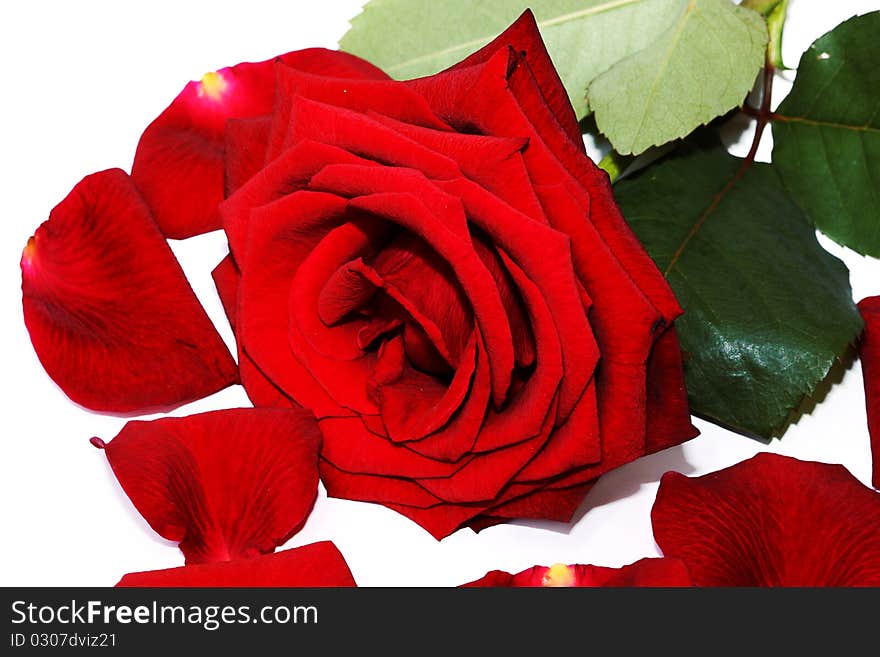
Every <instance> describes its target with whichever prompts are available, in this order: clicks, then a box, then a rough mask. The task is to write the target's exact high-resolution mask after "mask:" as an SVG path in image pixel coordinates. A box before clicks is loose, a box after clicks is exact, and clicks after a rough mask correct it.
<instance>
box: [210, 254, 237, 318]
mask: <svg viewBox="0 0 880 657" xmlns="http://www.w3.org/2000/svg"><path fill="white" fill-rule="evenodd" d="M211 278H213V279H214V287H216V288H217V295H218V296H219V297H220V303H221V305H222V306H223V312H225V313H226V319H228V320H229V325H230V326H231V327H232V330H233V331H235V322H236V318H237V316H238V285H239V283H240V282H241V273H240V272H239V271H238V267H236V265H235V261H234V260H233V259H232V256H231V255H227V256H226V257H225V258H223V260H221V261H220V262H219V263H217V266H216V267H214V269H213V271H211Z"/></svg>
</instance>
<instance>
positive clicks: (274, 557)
mask: <svg viewBox="0 0 880 657" xmlns="http://www.w3.org/2000/svg"><path fill="white" fill-rule="evenodd" d="M116 586H121V587H134V586H148V587H172V586H173V587H214V586H217V587H220V586H223V587H247V588H252V587H269V586H277V587H312V586H314V587H324V586H356V584H355V581H354V578H353V577H352V575H351V571H350V570H349V568H348V564H347V563H345V558H344V557H343V556H342V554H341V553H340V552H339V550H338V549H337V547H336V546H335V545H333V543H331V542H329V541H323V542H321V543H312V544H310V545H304V546H302V547H298V548H292V549H290V550H283V551H281V552H277V553H275V554H266V555H262V556H258V557H254V558H252V559H238V560H236V561H224V562H221V563H207V564H194V565H191V566H182V567H180V568H168V569H166V570H152V571H147V572H140V573H129V574H128V575H125V576H123V578H122V579H121V580H119V582H118V583H117V584H116Z"/></svg>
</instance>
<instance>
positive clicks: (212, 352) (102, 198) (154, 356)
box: [21, 169, 238, 412]
mask: <svg viewBox="0 0 880 657" xmlns="http://www.w3.org/2000/svg"><path fill="white" fill-rule="evenodd" d="M21 270H22V285H21V287H22V297H23V299H22V304H23V307H24V320H25V324H26V325H27V329H28V332H29V333H30V337H31V342H32V343H33V345H34V349H35V351H36V352H37V356H38V357H39V358H40V361H41V362H42V364H43V367H45V368H46V372H47V373H48V374H49V376H50V377H52V379H53V380H54V381H55V383H57V384H58V385H59V386H60V387H61V389H62V390H63V391H64V392H65V393H66V394H67V395H68V396H69V397H70V398H71V399H72V400H73V401H75V402H77V403H78V404H82V405H83V406H85V407H87V408H90V409H93V410H97V411H113V412H130V411H144V410H147V409H153V408H157V407H167V406H172V405H177V404H182V403H185V402H188V401H193V400H195V399H199V398H201V397H204V396H206V395H209V394H211V393H214V392H216V391H218V390H220V389H222V388H225V387H226V386H228V385H230V384H232V383H234V382H236V381H237V378H238V375H237V372H236V367H235V362H234V361H233V360H232V356H231V355H230V354H229V351H228V350H227V348H226V346H225V345H224V344H223V341H222V339H221V338H220V336H219V335H218V334H217V331H216V330H215V329H214V326H213V324H211V320H210V319H208V316H207V315H206V314H205V311H204V309H203V308H202V306H201V305H200V304H199V301H198V299H197V298H196V296H195V294H194V293H193V291H192V288H190V286H189V283H188V282H187V280H186V278H185V277H184V275H183V271H182V270H181V269H180V265H179V264H178V263H177V260H176V259H175V258H174V254H173V253H172V252H171V249H170V248H169V247H168V244H167V243H166V242H165V239H164V238H163V237H162V235H161V233H160V232H159V230H158V228H157V226H156V224H155V222H154V221H153V219H152V217H151V215H150V210H149V208H148V207H147V205H146V204H145V203H144V201H143V199H142V198H141V196H140V194H139V193H138V190H137V189H136V188H135V186H134V184H133V183H132V181H131V179H130V178H129V177H128V175H126V174H125V172H123V171H121V170H119V169H110V170H107V171H102V172H100V173H96V174H93V175H90V176H87V177H86V178H84V179H83V180H82V181H81V182H80V183H79V184H77V185H76V187H74V189H73V191H72V192H71V193H70V194H69V195H68V196H67V198H65V199H64V200H63V201H62V202H61V203H59V204H58V205H57V206H56V207H55V208H54V209H53V210H52V212H51V214H50V215H49V219H48V220H47V221H45V222H44V223H43V224H42V225H41V226H40V227H39V228H38V229H37V231H36V233H35V234H34V236H33V237H32V238H30V240H28V243H27V246H26V247H25V249H24V253H23V254H22V258H21Z"/></svg>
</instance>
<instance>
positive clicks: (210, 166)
mask: <svg viewBox="0 0 880 657" xmlns="http://www.w3.org/2000/svg"><path fill="white" fill-rule="evenodd" d="M276 62H283V65H285V66H296V67H297V68H299V69H302V70H303V71H311V72H315V73H321V74H324V75H334V76H339V77H342V78H364V77H371V78H376V77H384V73H382V72H381V71H379V70H378V69H377V68H375V67H374V66H372V65H370V64H368V63H367V62H364V61H363V60H361V59H359V58H357V57H355V56H353V55H349V54H346V53H343V52H337V51H332V50H324V49H321V48H312V49H307V50H300V51H296V52H291V53H287V54H284V55H281V56H279V57H277V58H274V59H271V60H267V61H264V62H256V63H252V62H243V63H241V64H236V65H235V66H232V67H228V68H223V69H220V70H219V71H216V72H212V73H208V74H206V75H205V77H203V78H202V80H200V81H198V82H190V83H188V84H187V85H186V86H185V87H184V89H183V91H181V92H180V94H178V96H177V97H176V98H175V99H174V100H173V101H172V102H171V104H170V105H169V106H168V107H167V108H166V109H165V110H164V111H163V112H162V113H161V114H160V115H159V116H158V117H157V118H156V119H155V120H154V121H153V122H152V123H151V124H150V125H149V126H148V127H147V129H146V130H145V131H144V134H143V135H142V136H141V139H140V142H139V143H138V147H137V151H136V153H135V158H134V164H133V165H132V169H131V171H132V174H131V175H132V178H133V179H134V181H135V183H136V184H137V185H138V187H139V188H140V190H141V191H142V193H143V194H144V198H146V200H147V202H148V203H149V205H150V207H151V208H152V209H153V212H154V213H155V215H156V221H157V222H158V224H159V226H160V228H161V229H162V232H163V233H164V234H165V235H166V236H168V237H176V238H184V237H190V236H192V235H198V234H199V233H204V232H206V231H209V230H214V229H217V228H220V216H219V215H218V214H217V204H218V203H220V201H222V200H223V193H224V168H225V166H224V156H225V146H226V141H225V137H224V128H225V124H226V121H227V120H228V119H233V118H238V119H246V118H253V117H258V116H268V115H269V114H270V113H271V112H272V109H273V107H274V103H275V65H276ZM230 143H232V144H239V143H240V142H238V141H235V140H233V141H232V142H230ZM231 182H233V186H234V185H235V183H238V182H240V178H238V179H236V180H233V181H231Z"/></svg>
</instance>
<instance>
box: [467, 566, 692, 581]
mask: <svg viewBox="0 0 880 657" xmlns="http://www.w3.org/2000/svg"><path fill="white" fill-rule="evenodd" d="M463 586H466V587H488V586H495V587H498V586H503V587H536V586H541V587H600V586H608V587H619V586H627V587H631V586H644V587H682V586H692V582H691V578H690V576H689V575H688V571H687V569H686V568H685V566H684V564H683V563H682V562H681V561H679V560H678V559H641V560H639V561H636V562H635V563H632V564H629V565H628V566H623V567H622V568H605V567H603V566H584V565H579V564H578V565H572V566H566V565H565V564H554V565H552V566H550V567H547V566H533V567H532V568H529V569H527V570H524V571H522V572H521V573H517V574H516V575H511V574H510V573H507V572H504V571H503V570H493V571H490V572H488V573H486V574H485V575H484V576H483V577H481V578H480V579H478V580H476V581H473V582H470V583H468V584H464V585H463Z"/></svg>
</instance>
